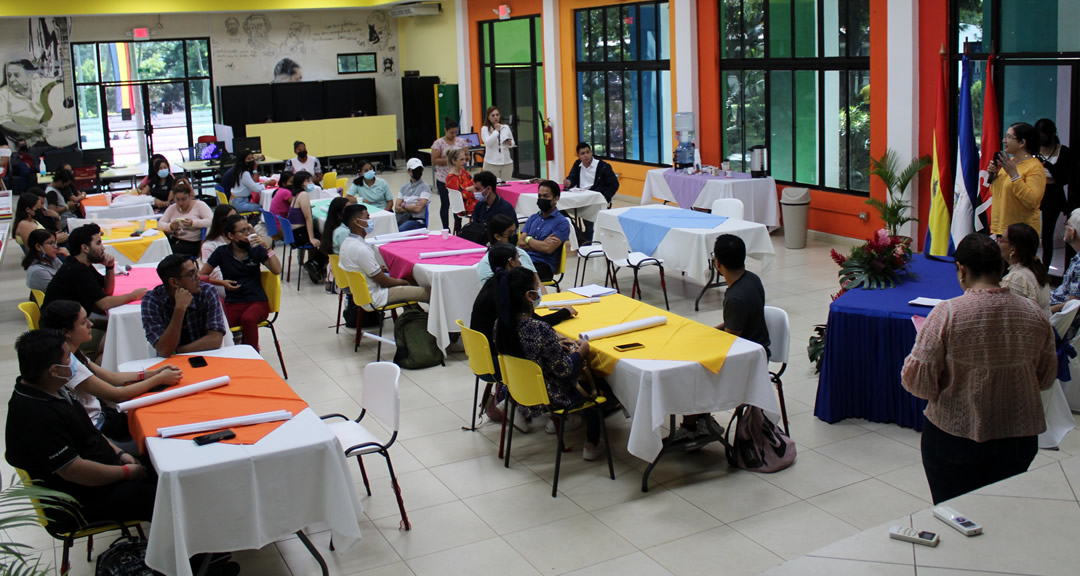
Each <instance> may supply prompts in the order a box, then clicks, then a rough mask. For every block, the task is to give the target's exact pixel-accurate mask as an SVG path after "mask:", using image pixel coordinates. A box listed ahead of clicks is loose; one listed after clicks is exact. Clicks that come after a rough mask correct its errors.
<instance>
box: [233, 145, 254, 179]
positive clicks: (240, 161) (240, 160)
mask: <svg viewBox="0 0 1080 576" xmlns="http://www.w3.org/2000/svg"><path fill="white" fill-rule="evenodd" d="M248 154H251V150H247V149H245V150H241V151H240V152H239V153H238V154H237V155H236V162H235V163H233V178H236V181H235V182H233V188H235V187H236V185H237V184H239V183H240V176H241V175H243V174H244V172H245V171H246V170H247V168H246V167H245V164H246V163H245V162H244V160H247V157H248Z"/></svg>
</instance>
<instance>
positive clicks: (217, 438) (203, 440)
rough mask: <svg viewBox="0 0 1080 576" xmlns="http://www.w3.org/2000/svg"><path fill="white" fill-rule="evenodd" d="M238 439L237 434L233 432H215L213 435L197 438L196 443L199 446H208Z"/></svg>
mask: <svg viewBox="0 0 1080 576" xmlns="http://www.w3.org/2000/svg"><path fill="white" fill-rule="evenodd" d="M233 438H236V433H235V432H233V431H232V430H221V431H218V432H213V433H211V434H204V435H202V436H196V437H195V443H196V444H198V445H199V446H206V445H207V444H213V443H214V442H221V441H222V440H231V439H233Z"/></svg>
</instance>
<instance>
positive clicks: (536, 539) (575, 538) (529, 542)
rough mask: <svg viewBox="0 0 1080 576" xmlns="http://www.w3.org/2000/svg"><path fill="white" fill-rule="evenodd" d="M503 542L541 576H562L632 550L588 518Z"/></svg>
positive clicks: (539, 528) (525, 532)
mask: <svg viewBox="0 0 1080 576" xmlns="http://www.w3.org/2000/svg"><path fill="white" fill-rule="evenodd" d="M504 538H505V539H506V541H507V542H509V543H510V545H511V546H513V547H514V549H515V550H517V551H518V552H520V553H521V555H522V556H524V557H525V558H526V559H527V560H528V561H529V562H530V563H531V564H532V565H533V566H534V567H535V568H536V569H537V570H539V571H540V572H541V573H543V574H564V573H566V572H570V571H571V570H577V569H579V568H584V567H586V566H592V565H593V564H599V563H600V562H604V561H606V560H611V559H612V558H618V557H619V556H625V555H627V554H630V553H632V552H634V550H635V549H634V546H633V545H631V544H630V543H629V542H627V541H626V540H624V539H623V538H622V537H621V536H619V535H618V534H616V533H615V532H613V531H612V530H611V529H610V528H608V527H607V526H604V525H603V524H601V523H600V521H599V520H597V519H596V518H593V517H592V516H590V515H587V514H582V515H578V516H572V517H570V518H566V519H564V520H559V521H557V522H552V523H550V524H544V525H542V526H537V527H535V528H529V529H528V530H522V531H520V532H514V533H513V534H507V535H506V536H504Z"/></svg>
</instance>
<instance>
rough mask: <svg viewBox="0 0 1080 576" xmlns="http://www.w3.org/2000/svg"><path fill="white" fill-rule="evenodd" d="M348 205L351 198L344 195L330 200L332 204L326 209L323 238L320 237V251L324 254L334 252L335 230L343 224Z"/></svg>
mask: <svg viewBox="0 0 1080 576" xmlns="http://www.w3.org/2000/svg"><path fill="white" fill-rule="evenodd" d="M348 205H349V199H348V198H346V197H344V196H338V197H337V198H334V199H333V200H331V201H330V206H329V207H328V208H327V209H326V222H325V223H324V224H323V229H322V238H319V242H320V244H319V251H320V252H322V253H323V254H333V253H334V230H337V229H338V226H341V217H342V215H343V214H345V207H346V206H348Z"/></svg>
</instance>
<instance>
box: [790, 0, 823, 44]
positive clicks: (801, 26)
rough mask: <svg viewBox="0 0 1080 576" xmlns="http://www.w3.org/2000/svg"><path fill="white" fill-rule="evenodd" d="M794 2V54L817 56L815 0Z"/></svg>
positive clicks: (795, 0)
mask: <svg viewBox="0 0 1080 576" xmlns="http://www.w3.org/2000/svg"><path fill="white" fill-rule="evenodd" d="M794 2H795V56H798V57H800V58H813V57H814V56H817V21H818V14H817V0H794Z"/></svg>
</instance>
